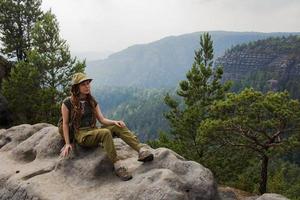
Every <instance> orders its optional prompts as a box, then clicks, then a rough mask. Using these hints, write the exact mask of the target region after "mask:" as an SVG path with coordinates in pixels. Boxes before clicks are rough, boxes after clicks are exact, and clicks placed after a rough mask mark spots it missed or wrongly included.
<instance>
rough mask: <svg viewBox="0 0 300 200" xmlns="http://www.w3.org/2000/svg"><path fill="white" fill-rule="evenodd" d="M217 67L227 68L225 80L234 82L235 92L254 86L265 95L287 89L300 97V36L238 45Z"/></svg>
mask: <svg viewBox="0 0 300 200" xmlns="http://www.w3.org/2000/svg"><path fill="white" fill-rule="evenodd" d="M216 64H217V65H222V66H223V67H224V76H223V79H224V80H233V81H234V86H233V90H234V91H240V90H242V89H243V88H245V87H250V86H251V87H253V88H255V89H257V90H260V91H263V92H266V91H269V90H273V91H284V90H287V91H289V92H290V94H291V95H292V96H293V97H295V98H300V36H296V35H294V36H289V37H277V38H274V37H271V38H268V39H265V40H259V41H256V42H250V43H248V44H242V45H237V46H235V47H233V48H232V49H230V50H228V51H227V52H226V53H225V55H224V56H223V57H220V58H218V59H217V62H216Z"/></svg>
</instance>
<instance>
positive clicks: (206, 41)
mask: <svg viewBox="0 0 300 200" xmlns="http://www.w3.org/2000/svg"><path fill="white" fill-rule="evenodd" d="M222 74H223V70H222V68H221V67H216V68H213V42H212V40H211V36H210V35H209V34H208V33H204V34H203V35H202V36H201V37H200V49H199V50H197V51H195V61H194V63H193V65H192V68H191V69H190V70H189V71H188V72H187V74H186V77H187V80H183V81H181V82H180V84H179V89H178V90H177V94H178V95H179V97H181V98H183V103H184V105H183V106H180V103H179V102H178V101H177V100H175V99H174V98H173V97H171V96H170V95H169V94H168V95H167V96H166V97H165V103H166V104H167V105H168V106H169V107H170V111H169V112H168V113H166V118H167V119H168V120H169V122H170V126H171V131H170V133H169V134H168V135H170V137H169V139H170V140H169V142H166V136H164V135H162V136H161V137H160V139H161V140H160V141H159V142H161V144H162V145H166V146H168V147H170V148H172V149H173V150H175V151H177V152H178V153H180V154H181V155H183V156H184V157H186V158H188V159H193V160H198V161H199V159H201V158H202V156H203V152H204V148H205V147H204V146H203V145H201V144H200V143H199V142H198V141H197V129H198V127H199V125H200V123H201V122H202V121H203V120H204V119H206V118H207V117H208V112H207V110H208V108H209V106H210V105H211V104H212V102H213V101H215V100H218V99H222V98H224V95H225V93H226V92H227V91H228V90H229V88H230V83H226V84H222V83H221V78H222ZM182 107H183V108H182ZM159 142H158V143H159Z"/></svg>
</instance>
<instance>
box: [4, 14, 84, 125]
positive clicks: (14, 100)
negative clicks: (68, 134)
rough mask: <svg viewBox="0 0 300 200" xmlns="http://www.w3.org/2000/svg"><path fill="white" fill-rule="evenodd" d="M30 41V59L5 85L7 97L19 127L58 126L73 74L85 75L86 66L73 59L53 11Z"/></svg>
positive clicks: (19, 64)
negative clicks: (49, 124)
mask: <svg viewBox="0 0 300 200" xmlns="http://www.w3.org/2000/svg"><path fill="white" fill-rule="evenodd" d="M30 37H31V38H30V41H31V49H29V50H27V51H26V56H27V58H26V60H25V61H19V62H17V65H16V69H13V71H12V73H11V76H10V77H9V78H8V79H7V80H6V81H5V83H4V86H3V93H4V95H5V97H6V98H7V100H8V101H9V105H10V109H11V111H12V112H13V113H14V115H15V122H14V123H15V124H19V123H38V122H41V121H43V122H48V123H53V124H56V123H57V121H58V118H59V115H60V109H59V108H60V103H61V102H62V100H63V99H64V98H65V97H66V96H67V95H68V94H69V91H68V89H69V85H68V83H69V82H70V79H71V77H72V74H74V73H75V72H79V71H80V72H82V71H83V70H84V67H85V63H84V62H83V63H81V62H76V60H75V59H72V58H71V55H70V51H69V48H68V46H67V44H66V41H65V40H63V39H61V38H60V36H59V28H58V22H57V20H56V18H55V16H54V15H53V14H52V13H51V12H50V11H48V12H46V13H43V15H42V16H41V17H40V18H39V20H38V21H36V23H35V25H34V27H33V28H32V29H31V32H30ZM28 73H29V75H28Z"/></svg>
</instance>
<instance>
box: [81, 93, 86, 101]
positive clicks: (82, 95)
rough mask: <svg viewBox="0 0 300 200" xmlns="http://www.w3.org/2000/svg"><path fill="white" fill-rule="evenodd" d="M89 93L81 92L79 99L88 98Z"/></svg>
mask: <svg viewBox="0 0 300 200" xmlns="http://www.w3.org/2000/svg"><path fill="white" fill-rule="evenodd" d="M86 97H87V95H86V94H80V95H79V99H80V100H86Z"/></svg>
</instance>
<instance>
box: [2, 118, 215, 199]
mask: <svg viewBox="0 0 300 200" xmlns="http://www.w3.org/2000/svg"><path fill="white" fill-rule="evenodd" d="M57 131H58V130H57V127H55V126H53V125H50V124H44V123H41V124H35V125H29V124H23V125H19V126H15V127H12V128H10V129H2V130H0V163H1V164H0V199H1V200H6V199H16V200H22V199H26V200H27V199H28V200H31V199H51V200H52V199H53V200H54V199H55V200H59V199H64V200H65V199H72V200H73V199H103V200H115V199H119V200H127V199H128V200H134V199H136V200H141V199H145V200H148V199H149V200H156V199H160V200H176V199H195V200H202V199H203V200H206V199H207V200H213V199H219V197H218V192H217V185H216V183H215V181H214V178H213V175H212V173H211V171H210V170H209V169H207V168H205V167H203V166H202V165H201V164H198V163H196V162H192V161H186V160H185V159H184V158H182V157H181V156H179V155H178V154H176V153H175V152H173V151H171V150H169V149H166V148H158V149H155V150H154V149H152V151H153V153H154V156H155V158H154V160H153V161H152V162H149V163H141V162H138V161H137V156H138V155H137V152H135V151H134V150H132V149H131V148H130V147H129V146H128V145H127V144H125V143H124V142H123V141H122V140H120V139H118V138H116V139H114V142H115V145H116V148H117V152H118V155H119V156H120V158H121V159H122V160H123V162H125V163H126V165H127V166H128V169H129V171H131V172H132V174H133V179H131V180H129V181H126V182H124V181H121V180H120V179H119V178H118V177H116V175H115V174H114V173H113V165H112V163H111V162H110V161H109V160H108V158H107V156H106V154H105V152H104V150H103V149H102V148H100V147H98V148H92V149H91V148H90V149H86V148H82V147H80V146H76V150H75V151H74V155H72V156H71V157H70V158H68V159H61V158H59V153H60V149H61V148H62V146H63V140H62V139H61V137H60V135H59V134H58V132H57ZM148 148H150V147H148Z"/></svg>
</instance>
